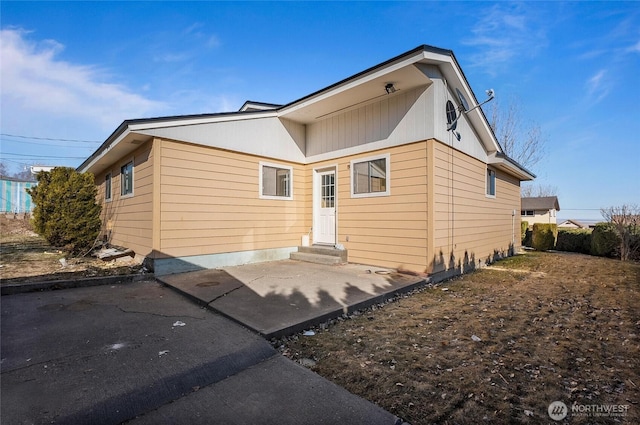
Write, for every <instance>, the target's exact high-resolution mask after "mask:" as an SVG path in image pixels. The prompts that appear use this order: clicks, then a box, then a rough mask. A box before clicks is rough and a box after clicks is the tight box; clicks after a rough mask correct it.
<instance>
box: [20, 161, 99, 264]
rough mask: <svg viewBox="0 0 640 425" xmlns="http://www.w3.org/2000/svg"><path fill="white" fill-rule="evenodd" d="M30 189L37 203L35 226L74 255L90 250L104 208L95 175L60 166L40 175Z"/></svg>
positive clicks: (34, 201)
mask: <svg viewBox="0 0 640 425" xmlns="http://www.w3.org/2000/svg"><path fill="white" fill-rule="evenodd" d="M37 180H38V185H37V186H35V187H33V188H31V189H28V191H29V194H30V195H31V198H32V200H33V203H34V204H35V208H34V210H33V227H34V229H35V231H36V232H37V233H38V234H40V235H41V236H43V237H44V238H45V239H46V240H47V242H49V243H50V244H51V245H53V246H55V247H60V248H64V249H65V250H68V251H69V252H71V253H72V254H79V253H83V252H85V251H87V250H88V249H90V248H91V247H92V246H93V244H94V242H95V240H96V238H97V236H98V233H99V231H100V224H101V222H100V210H101V207H100V205H98V204H97V203H96V196H97V188H96V186H95V184H94V179H93V174H89V173H84V174H80V173H78V172H77V171H76V170H74V169H73V168H69V167H56V168H54V169H53V170H51V171H49V172H40V173H38V175H37Z"/></svg>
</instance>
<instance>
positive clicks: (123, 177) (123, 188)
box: [120, 161, 133, 196]
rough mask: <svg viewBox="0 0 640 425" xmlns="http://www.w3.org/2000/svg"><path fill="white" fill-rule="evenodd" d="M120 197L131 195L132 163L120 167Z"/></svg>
mask: <svg viewBox="0 0 640 425" xmlns="http://www.w3.org/2000/svg"><path fill="white" fill-rule="evenodd" d="M120 195H121V196H132V195H133V161H129V162H127V163H126V164H124V165H123V166H122V167H120Z"/></svg>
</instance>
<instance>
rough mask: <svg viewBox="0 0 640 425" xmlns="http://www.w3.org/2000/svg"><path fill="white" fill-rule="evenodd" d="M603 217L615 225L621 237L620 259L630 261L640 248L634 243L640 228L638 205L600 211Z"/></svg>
mask: <svg viewBox="0 0 640 425" xmlns="http://www.w3.org/2000/svg"><path fill="white" fill-rule="evenodd" d="M600 213H601V214H602V217H603V218H604V219H605V220H606V221H608V222H609V223H611V224H613V226H614V227H615V229H616V231H617V232H618V236H620V259H621V260H622V261H628V260H629V259H630V258H631V257H632V255H633V254H634V253H635V251H636V250H637V249H638V248H639V247H638V246H637V244H634V243H633V239H634V235H636V234H637V233H638V228H639V227H640V208H639V207H638V205H635V204H633V205H631V204H624V205H622V206H617V207H608V208H602V209H600Z"/></svg>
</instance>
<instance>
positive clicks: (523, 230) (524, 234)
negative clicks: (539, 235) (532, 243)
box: [520, 221, 529, 245]
mask: <svg viewBox="0 0 640 425" xmlns="http://www.w3.org/2000/svg"><path fill="white" fill-rule="evenodd" d="M528 228H529V222H528V221H521V222H520V241H521V242H522V245H524V239H525V238H526V237H527V229H528Z"/></svg>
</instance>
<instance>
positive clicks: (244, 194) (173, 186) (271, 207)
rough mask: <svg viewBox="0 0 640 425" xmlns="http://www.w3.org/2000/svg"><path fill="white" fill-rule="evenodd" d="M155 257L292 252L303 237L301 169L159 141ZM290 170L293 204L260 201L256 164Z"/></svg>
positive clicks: (303, 179)
mask: <svg viewBox="0 0 640 425" xmlns="http://www.w3.org/2000/svg"><path fill="white" fill-rule="evenodd" d="M162 143H163V148H162V153H161V164H160V167H161V170H160V179H161V180H160V228H161V229H160V235H161V236H160V247H159V248H160V252H161V255H162V256H164V257H181V256H191V255H203V254H219V253H227V252H235V251H252V250H261V249H269V248H285V247H293V246H297V245H299V244H300V237H301V236H302V234H303V233H304V234H306V232H307V231H308V228H307V227H308V226H309V224H305V222H304V220H305V215H307V214H308V212H307V209H309V208H310V206H309V207H307V205H308V204H307V203H306V202H305V189H306V186H307V182H306V179H307V176H306V173H305V167H304V166H302V165H300V164H294V163H289V162H284V161H278V160H271V159H267V158H261V157H257V156H252V155H247V154H240V153H235V152H229V151H225V150H220V149H215V148H209V147H203V146H197V145H191V144H188V143H179V142H175V141H168V140H163V141H162ZM262 160H266V161H268V162H270V163H274V164H282V165H285V166H292V167H293V200H281V199H276V200H272V199H260V198H259V193H260V190H259V189H260V188H259V163H260V161H262Z"/></svg>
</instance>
